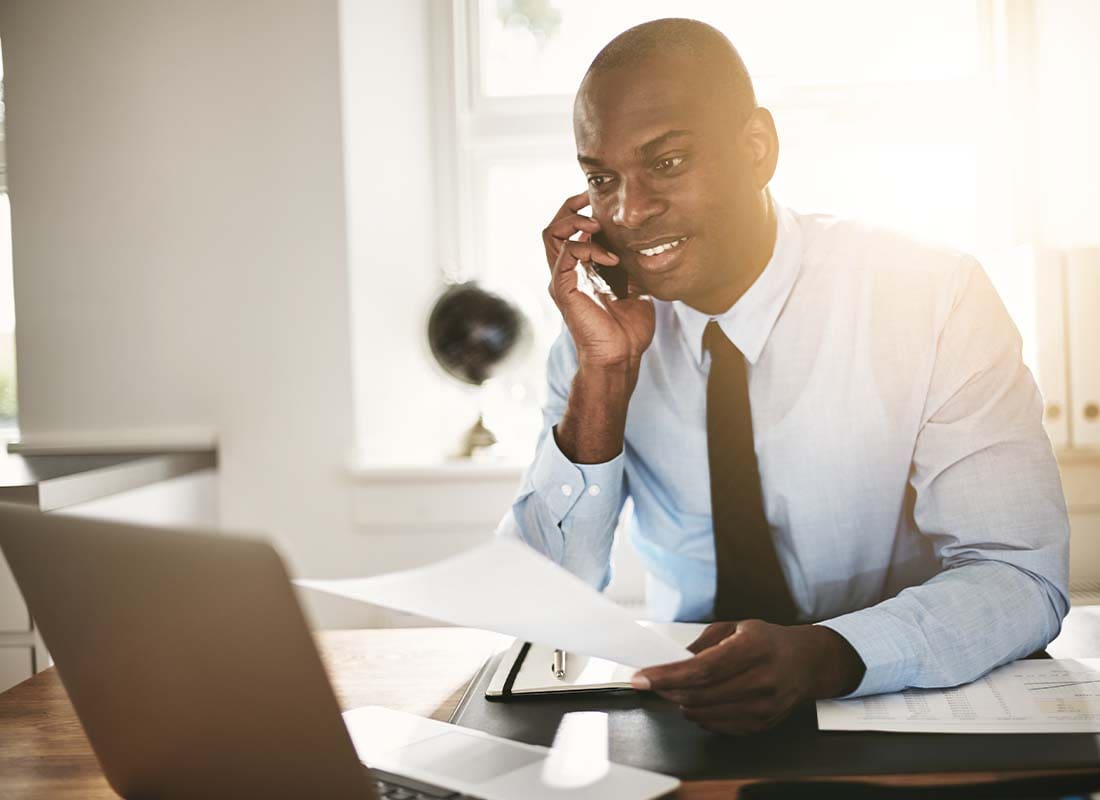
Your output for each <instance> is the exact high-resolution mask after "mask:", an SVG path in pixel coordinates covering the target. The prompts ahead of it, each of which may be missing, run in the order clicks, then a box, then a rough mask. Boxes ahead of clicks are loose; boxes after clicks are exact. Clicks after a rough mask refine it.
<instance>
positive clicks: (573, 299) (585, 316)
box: [542, 193, 655, 370]
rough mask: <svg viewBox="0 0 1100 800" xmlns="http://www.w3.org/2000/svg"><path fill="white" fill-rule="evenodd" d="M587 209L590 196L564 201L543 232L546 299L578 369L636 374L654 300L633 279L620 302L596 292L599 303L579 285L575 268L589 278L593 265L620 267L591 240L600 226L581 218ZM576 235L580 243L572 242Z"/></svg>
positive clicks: (650, 331)
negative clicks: (554, 308)
mask: <svg viewBox="0 0 1100 800" xmlns="http://www.w3.org/2000/svg"><path fill="white" fill-rule="evenodd" d="M587 206H588V194H587V193H582V194H577V195H574V196H572V197H570V198H568V199H567V200H566V201H565V203H563V204H562V207H561V208H560V209H558V213H557V214H556V215H555V216H554V219H553V220H551V222H550V224H549V225H548V226H546V229H545V230H544V231H543V232H542V241H543V245H544V246H545V248H546V260H547V263H548V264H549V265H550V286H549V291H550V297H552V298H553V300H554V303H555V304H556V305H557V307H558V310H559V311H561V315H562V317H563V318H564V319H565V325H566V327H567V328H569V333H570V334H571V335H572V337H573V343H574V344H575V345H576V347H577V360H578V362H579V363H580V365H581V366H582V367H594V368H605V367H611V368H627V369H628V370H636V369H637V366H638V363H639V361H641V358H642V353H643V352H645V349H646V348H647V347H649V344H650V342H652V341H653V329H654V324H655V322H654V320H655V317H654V311H653V301H652V300H651V299H650V298H649V297H646V296H644V295H643V294H642V293H641V288H640V287H639V286H638V285H637V283H635V282H634V281H633V280H631V281H630V283H629V285H628V294H627V296H626V297H625V298H623V299H622V300H619V299H618V298H616V297H615V296H614V295H613V294H612V293H610V292H605V291H599V292H598V294H599V302H598V301H597V300H596V299H594V298H593V297H591V296H590V295H588V294H586V293H585V292H583V291H582V290H581V289H580V287H579V286H578V275H577V270H576V267H577V264H578V263H579V264H582V265H584V269H585V270H587V271H588V272H589V274H590V275H591V274H592V273H593V268H592V265H593V264H603V265H606V266H614V267H618V266H619V258H618V256H616V255H615V254H614V253H612V252H610V251H609V250H606V249H604V248H603V247H601V246H600V245H599V244H597V243H596V242H594V241H592V236H593V234H595V233H598V232H599V230H600V223H599V222H598V221H596V220H595V219H593V218H591V217H586V216H584V215H583V214H581V213H579V212H580V211H581V210H582V209H584V208H586V207H587ZM577 233H580V238H579V239H572V238H571V237H573V236H574V235H575V234H577Z"/></svg>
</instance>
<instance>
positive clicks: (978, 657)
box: [498, 206, 1069, 696]
mask: <svg viewBox="0 0 1100 800" xmlns="http://www.w3.org/2000/svg"><path fill="white" fill-rule="evenodd" d="M776 210H777V237H776V246H775V250H774V252H773V254H772V258H771V260H770V261H769V263H768V265H767V266H766V268H765V269H764V271H763V272H762V273H761V275H760V277H759V278H758V279H757V280H756V282H755V283H754V284H753V285H752V286H751V287H750V288H749V290H748V291H747V292H746V293H745V294H744V295H743V296H742V297H741V298H740V299H739V300H738V301H737V303H736V304H735V305H734V306H733V307H732V308H731V309H729V310H728V311H727V312H726V313H724V314H721V315H719V316H717V317H714V319H717V320H718V323H719V325H721V327H722V330H723V331H724V332H725V334H726V335H727V336H728V337H729V339H730V340H731V341H732V342H733V343H734V344H735V345H737V347H738V348H739V349H740V350H741V352H742V353H744V355H745V358H746V359H747V360H748V377H749V393H750V400H751V404H752V417H753V430H754V440H755V447H756V453H757V459H758V461H759V465H760V476H761V484H762V490H763V497H764V506H765V513H766V515H767V518H768V522H769V524H770V526H771V530H772V535H773V538H774V542H775V547H776V551H777V553H778V556H779V561H780V564H781V565H782V568H783V571H784V574H785V575H786V578H787V582H788V585H789V586H790V589H791V593H792V595H793V598H794V601H795V605H796V606H797V608H798V611H799V615H800V619H801V620H802V621H804V622H817V623H820V624H822V625H826V626H828V627H830V628H832V629H833V630H835V631H837V632H838V633H840V634H841V635H842V636H844V637H845V638H846V639H847V640H848V641H849V642H850V643H851V644H852V646H853V647H854V648H855V649H856V651H857V652H858V653H859V654H860V656H861V657H862V659H863V661H864V663H865V664H866V666H867V671H866V674H865V675H864V678H863V680H862V682H861V683H860V685H859V687H858V688H857V689H856V691H855V692H854V693H853V695H852V696H858V695H868V694H875V693H879V692H886V691H895V690H900V689H902V688H905V687H908V686H923V687H935V686H951V685H956V684H960V683H965V682H968V681H971V680H974V679H976V678H978V677H979V676H981V675H982V674H984V673H985V672H987V671H988V670H990V669H992V668H993V667H995V666H997V665H999V664H1001V663H1004V662H1006V661H1009V660H1011V659H1015V658H1020V657H1023V656H1025V655H1027V654H1028V653H1031V652H1032V651H1034V650H1036V649H1039V648H1041V647H1043V646H1045V645H1046V644H1047V642H1049V641H1050V640H1051V639H1052V638H1053V637H1054V636H1056V635H1057V633H1058V630H1059V628H1060V625H1061V620H1062V618H1063V617H1064V616H1065V614H1066V612H1067V611H1068V608H1069V603H1068V595H1067V581H1068V544H1069V525H1068V520H1067V515H1066V507H1065V501H1064V498H1063V494H1062V487H1061V481H1060V478H1059V474H1058V468H1057V465H1056V462H1055V460H1054V456H1053V453H1052V451H1051V447H1050V442H1049V440H1048V438H1047V436H1046V434H1045V432H1044V430H1043V427H1042V423H1041V416H1042V402H1041V398H1040V396H1039V392H1038V390H1037V388H1036V385H1035V381H1034V379H1033V378H1032V376H1031V373H1030V372H1029V371H1028V370H1027V368H1026V367H1025V366H1024V364H1023V363H1022V361H1021V343H1020V337H1019V334H1018V332H1017V331H1016V328H1015V327H1014V325H1013V324H1012V321H1011V320H1010V318H1009V317H1008V314H1007V313H1006V311H1005V309H1004V307H1003V305H1002V304H1001V302H1000V300H999V298H998V296H997V294H996V291H995V290H994V289H993V287H992V285H991V284H990V282H989V280H988V278H987V277H986V275H985V273H984V272H983V270H982V269H981V267H980V266H979V265H978V264H977V262H975V261H974V260H973V259H972V258H970V257H968V256H966V255H964V254H962V253H958V252H955V251H951V250H947V249H939V248H934V247H930V246H927V245H924V244H921V243H917V242H914V241H912V240H910V239H908V238H906V237H903V236H901V235H899V234H895V233H891V232H885V231H882V230H877V229H874V228H869V227H866V226H862V225H859V224H856V223H852V222H848V221H843V220H838V219H836V218H832V217H827V216H820V215H802V214H796V213H794V212H792V211H790V210H787V209H784V208H782V207H778V206H777V209H776ZM655 306H656V332H655V335H654V339H653V343H652V344H651V345H650V347H649V349H648V350H647V351H646V352H645V354H644V356H643V358H642V361H641V368H640V375H639V378H638V383H637V386H636V388H635V390H634V394H633V395H632V397H631V400H630V406H629V412H628V415H627V423H626V439H625V446H624V449H623V452H622V453H621V454H620V455H619V456H617V457H616V458H615V459H614V460H612V461H609V462H607V463H604V464H594V465H578V464H573V463H571V462H570V461H569V460H568V459H567V458H566V457H565V456H564V455H562V453H561V451H560V450H559V449H558V447H557V444H556V443H555V441H554V436H553V434H552V428H553V426H554V425H556V424H557V423H558V422H559V421H560V420H561V417H562V414H563V413H564V410H565V407H566V402H567V399H568V396H569V389H570V383H571V381H572V378H573V375H574V373H575V372H576V369H577V359H576V350H575V347H574V345H573V342H572V340H571V339H570V337H569V335H568V332H565V331H563V333H562V335H561V336H560V337H559V339H558V340H557V342H556V343H555V345H554V346H553V348H552V350H551V352H550V356H549V362H548V368H547V379H548V385H549V391H548V399H547V402H546V405H545V408H544V425H543V429H542V433H541V435H540V438H539V442H538V448H537V450H536V455H535V458H534V460H533V462H532V464H531V465H530V467H529V468H528V470H527V471H526V474H525V476H524V479H523V484H522V486H521V489H520V491H519V494H518V497H517V499H516V501H515V503H514V505H513V506H512V508H511V509H510V511H509V512H508V514H507V515H506V516H505V518H504V520H503V521H502V523H501V526H500V528H499V531H498V532H499V533H501V534H502V535H514V536H518V537H520V538H521V539H523V540H524V541H526V542H527V543H528V544H530V545H531V546H532V547H534V548H536V549H538V550H540V551H541V552H543V553H545V554H546V555H547V556H549V557H550V558H552V559H553V560H555V561H556V562H558V563H560V564H561V565H563V566H564V567H565V568H567V569H569V570H570V571H572V572H573V573H575V574H577V575H578V576H580V577H581V578H583V579H585V580H586V581H588V582H589V583H591V584H592V585H594V586H596V587H598V588H603V587H605V586H606V585H607V583H608V581H609V579H610V567H609V562H610V552H611V544H612V538H613V534H614V530H615V528H616V524H617V522H618V518H619V513H620V510H621V509H622V506H623V502H624V500H625V499H626V498H627V497H628V496H629V497H631V498H633V502H634V513H633V515H632V516H631V518H630V520H629V521H628V523H627V531H628V533H629V536H630V540H631V542H632V544H633V545H634V547H635V549H636V550H637V552H638V554H639V556H640V558H641V561H642V563H643V565H644V566H645V569H646V572H647V574H646V601H647V606H648V613H649V616H650V617H651V618H653V619H660V620H696V621H698V620H707V619H709V618H710V615H711V613H712V610H713V602H714V588H715V577H716V573H715V566H714V538H713V536H714V534H713V529H712V526H711V505H710V479H709V473H708V466H707V434H706V409H705V400H706V384H707V372H708V370H709V356H708V354H706V353H705V352H704V351H703V348H702V340H703V329H704V327H705V326H706V324H707V322H708V320H709V319H711V317H708V316H707V315H705V314H702V313H700V312H698V311H696V310H694V309H692V308H690V307H688V306H686V305H684V304H683V303H680V302H663V301H655Z"/></svg>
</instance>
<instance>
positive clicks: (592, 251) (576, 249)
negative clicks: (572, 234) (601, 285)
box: [562, 241, 619, 267]
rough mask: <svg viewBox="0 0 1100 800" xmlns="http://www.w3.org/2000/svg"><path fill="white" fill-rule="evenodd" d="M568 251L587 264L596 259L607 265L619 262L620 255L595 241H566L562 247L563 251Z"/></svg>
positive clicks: (574, 257) (610, 265) (573, 256)
mask: <svg viewBox="0 0 1100 800" xmlns="http://www.w3.org/2000/svg"><path fill="white" fill-rule="evenodd" d="M566 251H568V252H569V254H570V256H571V257H572V258H573V259H574V260H576V261H582V262H584V263H585V264H588V263H590V262H593V261H594V262H596V263H597V264H604V265H606V266H609V267H613V266H615V265H616V264H618V263H619V257H618V256H617V255H615V254H614V253H612V252H610V251H608V250H605V249H604V248H602V247H600V246H599V245H598V244H596V243H595V242H593V241H587V242H581V241H568V242H565V243H564V245H563V247H562V252H566Z"/></svg>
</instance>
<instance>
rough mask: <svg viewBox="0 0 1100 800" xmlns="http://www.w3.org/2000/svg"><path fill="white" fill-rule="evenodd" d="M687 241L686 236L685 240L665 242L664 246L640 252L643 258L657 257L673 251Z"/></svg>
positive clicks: (660, 245)
mask: <svg viewBox="0 0 1100 800" xmlns="http://www.w3.org/2000/svg"><path fill="white" fill-rule="evenodd" d="M685 241H687V237H686V236H685V237H684V238H683V239H677V240H676V241H675V242H665V243H664V244H659V245H657V246H656V247H650V248H649V249H647V250H639V251H638V252H639V253H641V254H642V255H643V256H655V255H658V254H660V253H663V252H665V251H666V250H671V249H672V248H673V247H676V246H677V245H679V244H681V243H682V242H685Z"/></svg>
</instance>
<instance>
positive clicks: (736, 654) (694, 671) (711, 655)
mask: <svg viewBox="0 0 1100 800" xmlns="http://www.w3.org/2000/svg"><path fill="white" fill-rule="evenodd" d="M738 644H739V643H738V639H737V637H736V636H733V637H729V638H727V639H724V640H722V641H721V642H720V643H718V644H716V645H714V646H713V647H710V648H707V649H706V650H704V651H703V652H701V653H699V654H697V655H695V656H694V657H692V658H689V659H687V660H686V661H677V662H675V663H672V664H664V665H661V666H657V667H647V668H646V669H643V670H641V671H640V672H638V673H636V675H635V678H640V679H643V680H639V681H637V682H635V681H634V680H633V679H632V680H631V684H632V685H634V686H635V687H638V686H639V685H640V686H642V688H651V689H653V690H655V691H660V690H662V689H687V688H692V687H696V686H709V685H711V684H715V683H719V682H721V681H724V680H726V679H728V678H730V677H732V676H733V675H737V674H738V673H740V672H743V671H744V670H745V669H746V668H748V667H749V666H751V665H752V664H753V663H754V662H755V661H756V660H757V659H758V658H759V653H758V650H757V648H755V647H752V646H749V647H739V646H738ZM645 683H648V686H646V685H645Z"/></svg>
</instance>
